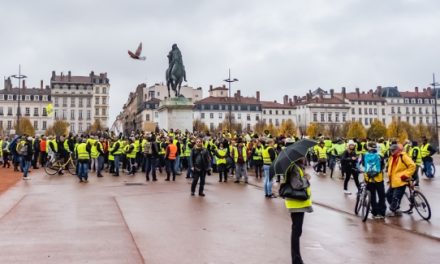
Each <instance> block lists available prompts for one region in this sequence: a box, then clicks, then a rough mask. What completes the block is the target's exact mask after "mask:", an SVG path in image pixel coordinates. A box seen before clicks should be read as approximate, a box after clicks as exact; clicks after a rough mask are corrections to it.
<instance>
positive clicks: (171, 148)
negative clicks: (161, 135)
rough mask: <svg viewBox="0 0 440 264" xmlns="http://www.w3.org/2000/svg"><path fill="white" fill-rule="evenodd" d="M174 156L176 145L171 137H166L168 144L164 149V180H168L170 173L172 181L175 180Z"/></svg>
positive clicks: (175, 156) (175, 155) (175, 154)
mask: <svg viewBox="0 0 440 264" xmlns="http://www.w3.org/2000/svg"><path fill="white" fill-rule="evenodd" d="M176 158H177V146H176V145H175V144H174V143H173V138H172V137H170V138H169V139H168V146H167V148H166V150H165V163H166V171H167V178H166V179H165V181H170V174H171V173H173V181H175V180H176V166H175V165H176Z"/></svg>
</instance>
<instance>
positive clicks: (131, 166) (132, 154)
mask: <svg viewBox="0 0 440 264" xmlns="http://www.w3.org/2000/svg"><path fill="white" fill-rule="evenodd" d="M134 141H135V140H134V138H133V137H131V138H129V139H128V144H127V146H125V155H126V157H127V161H128V162H127V166H128V168H127V170H128V175H134V174H135V173H136V148H135V145H134Z"/></svg>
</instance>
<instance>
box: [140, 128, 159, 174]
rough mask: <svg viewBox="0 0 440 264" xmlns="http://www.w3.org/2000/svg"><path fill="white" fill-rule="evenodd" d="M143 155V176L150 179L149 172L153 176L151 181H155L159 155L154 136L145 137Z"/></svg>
mask: <svg viewBox="0 0 440 264" xmlns="http://www.w3.org/2000/svg"><path fill="white" fill-rule="evenodd" d="M142 149H143V152H144V155H145V176H146V180H147V181H150V172H151V174H152V176H153V181H157V177H156V165H157V159H158V156H159V147H158V145H157V143H156V137H155V136H154V135H151V136H149V137H147V139H146V142H144V145H143V146H142Z"/></svg>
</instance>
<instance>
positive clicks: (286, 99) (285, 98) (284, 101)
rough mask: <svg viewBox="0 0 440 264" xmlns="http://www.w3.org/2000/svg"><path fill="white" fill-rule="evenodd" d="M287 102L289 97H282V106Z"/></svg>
mask: <svg viewBox="0 0 440 264" xmlns="http://www.w3.org/2000/svg"><path fill="white" fill-rule="evenodd" d="M288 102H289V96H287V95H284V97H283V104H284V105H287V103H288Z"/></svg>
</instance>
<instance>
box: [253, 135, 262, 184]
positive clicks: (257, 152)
mask: <svg viewBox="0 0 440 264" xmlns="http://www.w3.org/2000/svg"><path fill="white" fill-rule="evenodd" d="M251 157H252V165H253V166H254V167H255V178H257V179H258V177H260V179H261V178H263V165H264V164H263V147H262V146H261V142H260V141H259V140H256V142H255V144H254V145H253V147H252V152H251Z"/></svg>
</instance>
